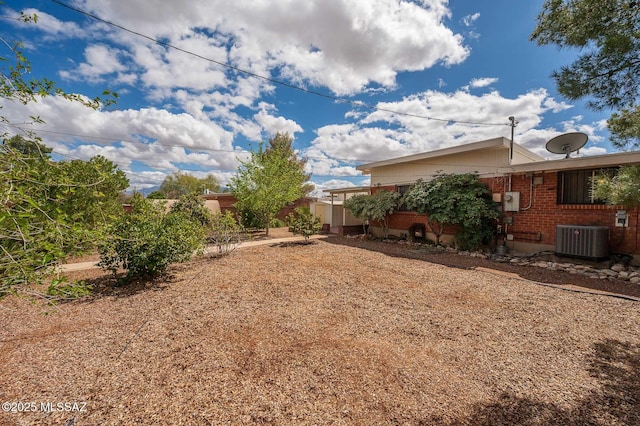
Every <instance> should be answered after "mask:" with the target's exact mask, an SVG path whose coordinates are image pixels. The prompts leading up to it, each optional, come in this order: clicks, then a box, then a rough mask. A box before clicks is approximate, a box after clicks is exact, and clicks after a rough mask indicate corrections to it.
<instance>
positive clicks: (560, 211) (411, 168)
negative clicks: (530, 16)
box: [357, 137, 640, 257]
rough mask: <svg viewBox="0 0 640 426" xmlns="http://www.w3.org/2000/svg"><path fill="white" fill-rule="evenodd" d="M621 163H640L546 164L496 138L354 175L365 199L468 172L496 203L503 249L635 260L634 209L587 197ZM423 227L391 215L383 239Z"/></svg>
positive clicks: (412, 217)
mask: <svg viewBox="0 0 640 426" xmlns="http://www.w3.org/2000/svg"><path fill="white" fill-rule="evenodd" d="M628 164H640V152H624V153H614V154H606V155H598V156H588V157H574V158H563V159H559V160H545V159H544V158H542V157H540V156H538V155H537V154H535V153H533V152H531V151H529V150H527V149H526V148H524V147H522V146H520V145H518V144H512V143H511V141H510V140H508V139H506V138H502V137H499V138H494V139H490V140H485V141H480V142H475V143H470V144H466V145H460V146H455V147H451V148H445V149H440V150H436V151H430V152H425V153H421V154H414V155H409V156H405V157H400V158H394V159H389V160H384V161H378V162H374V163H368V164H362V165H360V166H357V169H358V170H360V171H362V173H363V174H365V175H370V176H371V191H372V192H375V191H378V190H382V189H384V190H388V191H397V192H399V193H401V194H403V193H405V192H406V191H407V190H408V189H409V188H410V187H411V185H412V184H413V183H414V182H415V181H416V180H418V179H423V180H428V179H430V178H432V177H433V176H434V175H435V174H437V173H438V172H444V173H475V174H477V175H478V176H479V178H480V180H482V181H483V182H485V183H486V184H487V185H488V186H489V188H490V190H491V191H492V193H493V199H494V201H497V202H499V203H500V206H501V210H502V216H501V218H500V219H499V221H498V223H497V224H496V228H497V229H500V230H501V234H503V235H504V238H505V240H506V245H507V247H508V248H509V249H512V250H516V251H519V252H525V253H534V252H539V251H546V250H550V251H556V252H560V253H563V254H569V255H578V256H585V257H591V254H592V253H591V247H592V246H594V245H595V246H606V248H607V253H608V251H611V252H615V253H629V254H640V251H639V250H640V246H639V242H640V235H639V232H638V211H637V209H633V210H629V209H625V207H623V206H609V205H605V204H603V203H602V202H600V201H599V200H595V199H593V197H591V191H590V188H591V186H590V185H591V181H590V179H591V178H592V177H595V176H597V175H598V174H600V173H603V172H608V171H615V169H617V168H619V167H620V166H622V165H628ZM425 221H426V216H424V215H418V214H416V213H415V212H411V211H397V212H396V213H394V214H393V215H391V217H390V219H389V227H390V232H391V233H392V234H395V235H401V234H407V233H408V230H409V228H410V227H411V226H412V225H413V224H415V223H425ZM567 230H568V231H567ZM374 231H375V228H374ZM582 235H586V236H585V237H582ZM576 238H577V240H576ZM562 250H567V252H566V253H564V252H563V251H562ZM594 257H601V256H600V255H598V256H594ZM602 257H606V256H602Z"/></svg>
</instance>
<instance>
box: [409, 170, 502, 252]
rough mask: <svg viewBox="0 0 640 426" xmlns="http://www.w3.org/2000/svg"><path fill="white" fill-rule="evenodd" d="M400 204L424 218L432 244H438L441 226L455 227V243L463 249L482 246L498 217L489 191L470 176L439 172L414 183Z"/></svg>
mask: <svg viewBox="0 0 640 426" xmlns="http://www.w3.org/2000/svg"><path fill="white" fill-rule="evenodd" d="M404 203H405V204H406V206H407V207H408V208H410V209H412V210H414V211H416V212H417V213H419V214H426V215H427V223H428V225H429V227H430V228H431V231H432V232H433V233H434V234H435V235H436V244H440V237H441V235H442V233H443V232H444V227H445V225H457V226H458V232H457V234H456V240H457V242H458V245H459V246H460V247H461V248H463V249H475V248H477V247H478V246H479V245H480V244H482V243H486V242H487V241H488V240H489V239H490V238H491V236H492V235H493V221H494V220H495V219H497V218H498V216H499V214H500V213H499V211H498V209H497V208H496V203H495V202H494V201H493V200H492V197H491V192H490V191H489V188H488V187H487V186H486V185H485V184H484V183H482V182H480V181H479V180H478V177H477V176H476V175H474V174H471V173H466V174H444V173H440V174H437V175H436V176H435V177H434V178H433V179H432V180H430V181H428V182H427V181H423V180H418V181H417V182H416V184H415V185H413V186H412V187H411V189H410V190H409V191H408V192H407V193H406V194H405V196H404Z"/></svg>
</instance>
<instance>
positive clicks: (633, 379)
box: [420, 340, 640, 426]
mask: <svg viewBox="0 0 640 426" xmlns="http://www.w3.org/2000/svg"><path fill="white" fill-rule="evenodd" d="M589 364H590V365H589V367H588V371H589V373H590V374H591V376H592V377H593V378H595V379H596V380H597V381H598V385H599V387H598V388H596V389H594V390H593V391H592V393H591V394H590V395H588V396H586V397H584V398H582V399H579V400H578V401H577V402H576V404H575V405H574V406H572V407H570V408H564V407H560V406H558V405H556V404H553V403H548V402H541V401H536V400H535V399H530V398H523V397H520V396H517V395H515V394H513V393H508V392H505V393H502V394H500V396H498V398H496V399H495V400H494V401H491V402H488V403H483V404H478V405H476V406H474V407H473V409H472V413H471V414H470V415H469V416H468V417H464V418H459V419H455V420H447V419H442V418H432V419H425V420H423V421H422V422H420V424H423V425H436V424H437V425H445V426H462V425H477V426H489V425H491V426H495V425H525V426H529V425H531V426H533V425H563V426H578V425H580V426H582V425H602V426H604V425H625V426H626V425H628V426H632V425H633V426H637V425H640V345H638V344H634V343H628V342H621V341H618V340H605V341H603V342H598V343H596V344H594V346H593V352H592V354H591V356H590V359H589Z"/></svg>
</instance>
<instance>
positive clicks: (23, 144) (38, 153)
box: [2, 135, 53, 159]
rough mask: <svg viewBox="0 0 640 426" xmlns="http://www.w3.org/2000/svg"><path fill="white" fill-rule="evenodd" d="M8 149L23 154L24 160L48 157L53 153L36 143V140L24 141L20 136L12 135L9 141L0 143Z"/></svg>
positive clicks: (50, 149) (46, 147)
mask: <svg viewBox="0 0 640 426" xmlns="http://www.w3.org/2000/svg"><path fill="white" fill-rule="evenodd" d="M2 143H3V144H6V145H7V146H8V147H9V148H13V149H15V150H16V151H18V152H19V153H21V154H24V156H25V158H34V159H35V158H39V157H44V156H48V155H49V154H51V152H52V151H53V149H52V148H49V147H48V146H46V145H44V144H42V143H40V142H38V141H37V140H30V139H25V138H24V137H22V136H20V135H14V136H12V137H10V138H9V139H6V140H5V141H3V142H2Z"/></svg>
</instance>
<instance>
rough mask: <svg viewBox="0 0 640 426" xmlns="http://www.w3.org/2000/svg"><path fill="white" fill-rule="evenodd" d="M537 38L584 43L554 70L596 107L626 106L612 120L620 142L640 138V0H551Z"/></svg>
mask: <svg viewBox="0 0 640 426" xmlns="http://www.w3.org/2000/svg"><path fill="white" fill-rule="evenodd" d="M531 40H532V41H536V42H537V43H538V44H539V45H548V44H555V45H558V46H559V47H570V48H577V49H580V50H581V51H582V52H583V53H582V54H581V55H580V56H579V57H578V59H576V60H575V61H574V62H573V63H572V64H570V65H568V66H564V67H562V68H561V69H560V70H559V71H555V72H554V73H553V77H554V79H555V80H556V83H557V86H558V91H559V92H560V93H561V94H562V95H564V96H566V97H567V98H569V99H571V100H576V99H581V98H586V97H589V98H590V101H589V102H588V105H589V106H590V107H591V108H593V109H596V110H601V109H603V108H611V109H620V111H619V113H616V114H614V115H613V116H612V117H611V118H610V120H609V129H610V131H611V133H612V138H611V140H612V142H613V143H614V144H615V145H616V146H618V147H625V146H627V145H628V144H630V143H633V144H634V145H638V144H639V143H640V110H639V109H638V108H639V106H638V105H637V102H638V96H639V95H640V56H639V55H638V52H640V5H639V4H638V2H637V1H636V0H604V1H603V0H546V1H545V3H544V5H543V8H542V11H541V13H540V14H539V15H538V25H537V27H536V29H535V30H534V32H533V33H532V34H531Z"/></svg>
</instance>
